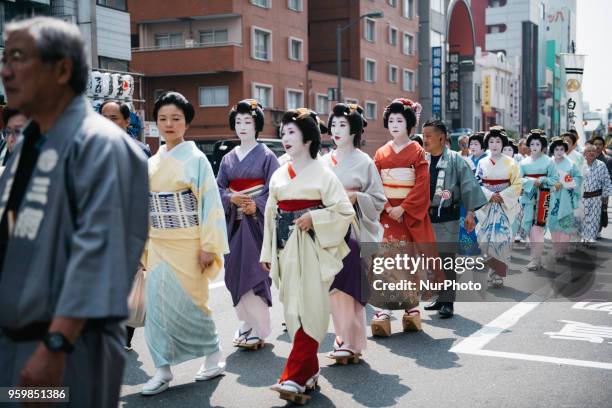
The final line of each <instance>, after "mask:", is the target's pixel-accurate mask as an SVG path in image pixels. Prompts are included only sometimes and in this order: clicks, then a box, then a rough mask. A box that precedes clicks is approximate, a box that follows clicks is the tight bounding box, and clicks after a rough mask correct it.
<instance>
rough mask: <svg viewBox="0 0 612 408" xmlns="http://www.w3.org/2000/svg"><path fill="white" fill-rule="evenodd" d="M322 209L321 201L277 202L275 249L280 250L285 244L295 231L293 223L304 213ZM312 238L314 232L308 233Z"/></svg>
mask: <svg viewBox="0 0 612 408" xmlns="http://www.w3.org/2000/svg"><path fill="white" fill-rule="evenodd" d="M320 208H323V202H322V201H321V200H281V201H279V202H278V212H277V214H276V247H277V249H282V248H284V247H285V245H286V244H287V241H288V240H289V236H290V235H291V233H292V232H293V230H294V229H295V224H294V223H293V222H294V221H295V220H296V219H298V218H300V217H301V216H302V215H303V214H304V213H306V212H308V211H310V210H314V209H320ZM308 234H309V235H310V236H311V237H312V238H314V231H313V230H310V231H308Z"/></svg>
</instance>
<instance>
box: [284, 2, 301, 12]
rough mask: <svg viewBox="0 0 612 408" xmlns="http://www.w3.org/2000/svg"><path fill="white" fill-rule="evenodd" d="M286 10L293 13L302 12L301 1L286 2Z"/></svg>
mask: <svg viewBox="0 0 612 408" xmlns="http://www.w3.org/2000/svg"><path fill="white" fill-rule="evenodd" d="M287 8H288V9H289V10H293V11H302V0H287Z"/></svg>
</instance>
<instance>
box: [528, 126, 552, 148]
mask: <svg viewBox="0 0 612 408" xmlns="http://www.w3.org/2000/svg"><path fill="white" fill-rule="evenodd" d="M533 140H539V141H540V144H541V145H542V151H543V150H544V149H546V146H547V145H548V140H547V139H546V133H545V132H544V131H543V130H541V129H532V130H531V132H529V136H528V137H527V147H529V146H531V142H532V141H533Z"/></svg>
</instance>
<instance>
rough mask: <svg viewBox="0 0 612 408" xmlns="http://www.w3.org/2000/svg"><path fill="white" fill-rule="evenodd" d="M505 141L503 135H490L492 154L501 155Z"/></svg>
mask: <svg viewBox="0 0 612 408" xmlns="http://www.w3.org/2000/svg"><path fill="white" fill-rule="evenodd" d="M503 145H504V144H503V142H502V140H501V137H496V136H490V137H489V146H488V147H489V150H490V151H491V154H492V155H499V154H501V151H502V147H503Z"/></svg>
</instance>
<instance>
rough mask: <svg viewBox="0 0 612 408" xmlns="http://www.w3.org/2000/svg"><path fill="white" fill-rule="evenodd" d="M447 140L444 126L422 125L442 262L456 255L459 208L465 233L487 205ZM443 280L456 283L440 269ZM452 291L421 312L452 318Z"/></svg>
mask: <svg viewBox="0 0 612 408" xmlns="http://www.w3.org/2000/svg"><path fill="white" fill-rule="evenodd" d="M447 138H448V134H447V130H446V125H445V124H444V122H442V121H440V120H432V121H429V122H426V123H425V124H424V125H423V139H424V145H425V151H427V161H428V162H429V199H430V203H431V204H430V207H429V217H430V218H431V223H432V226H433V230H434V234H435V236H436V245H437V248H438V252H439V256H440V257H441V258H443V259H445V258H447V257H450V258H454V257H455V256H456V255H457V251H458V249H459V248H458V243H457V239H458V237H459V216H460V211H459V208H460V206H461V205H463V206H464V207H465V208H466V216H465V229H466V231H467V232H468V233H469V232H471V231H472V230H474V228H475V226H476V220H475V216H474V211H475V210H477V209H479V208H480V207H482V206H483V205H485V204H486V203H487V199H486V197H485V195H484V194H483V192H482V190H481V189H480V185H479V184H478V181H476V177H474V173H473V172H472V170H471V169H470V166H469V165H468V164H467V162H466V161H465V160H464V159H463V157H461V155H460V154H459V153H458V152H454V151H452V150H450V149H449V148H447V147H446V146H445V142H446V139H447ZM444 273H445V275H446V279H447V280H452V281H456V280H457V274H456V273H455V271H454V270H453V269H444ZM454 301H455V290H454V289H447V290H444V291H442V292H440V293H439V294H438V298H437V300H435V301H434V302H432V303H430V304H429V305H427V306H425V310H438V315H439V316H440V317H441V318H443V319H445V318H449V317H453V313H454V308H453V304H454Z"/></svg>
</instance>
